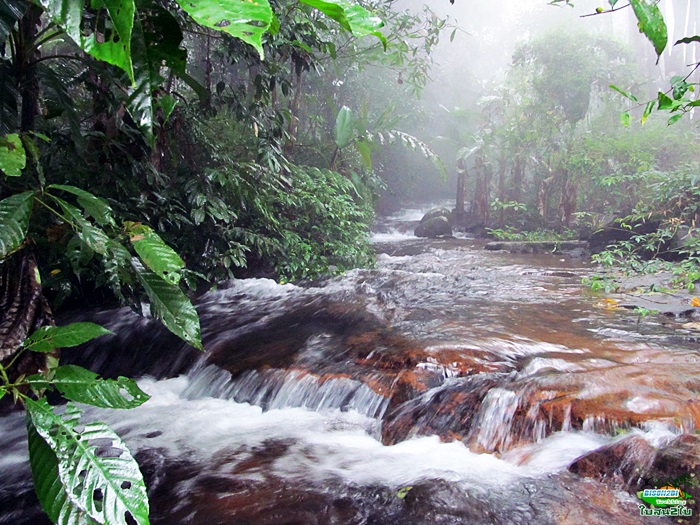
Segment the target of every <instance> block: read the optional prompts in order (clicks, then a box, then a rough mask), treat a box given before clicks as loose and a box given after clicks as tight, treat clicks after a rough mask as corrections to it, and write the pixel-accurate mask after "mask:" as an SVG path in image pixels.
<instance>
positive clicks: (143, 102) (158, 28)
mask: <svg viewBox="0 0 700 525" xmlns="http://www.w3.org/2000/svg"><path fill="white" fill-rule="evenodd" d="M145 13H146V15H147V16H143V17H138V16H137V17H136V19H135V20H134V31H133V38H132V48H131V52H132V57H133V61H134V73H135V77H136V83H135V85H134V87H133V88H132V89H131V91H130V92H129V100H128V102H127V109H128V110H129V113H130V114H131V116H132V118H133V119H134V121H135V122H136V123H137V124H138V125H139V127H140V128H141V130H142V131H143V132H144V133H145V135H146V137H147V138H148V140H149V141H152V140H153V117H154V112H155V107H156V102H155V101H154V100H153V94H154V93H156V92H158V91H160V89H161V86H162V83H163V81H164V79H163V77H162V76H161V74H160V71H161V68H162V66H163V65H165V66H167V67H169V68H170V69H172V71H173V72H174V73H175V74H176V75H178V76H179V77H185V76H187V74H186V65H187V51H185V50H184V49H180V44H181V43H182V30H181V29H180V25H179V24H178V22H177V20H176V19H175V18H174V17H173V15H172V14H170V13H169V12H168V11H166V10H165V9H162V8H160V7H157V6H153V7H150V8H149V9H147V10H145Z"/></svg>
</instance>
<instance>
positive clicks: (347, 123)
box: [335, 106, 355, 149]
mask: <svg viewBox="0 0 700 525" xmlns="http://www.w3.org/2000/svg"><path fill="white" fill-rule="evenodd" d="M354 131H355V124H354V118H353V115H352V110H351V109H350V108H349V107H347V106H343V107H342V108H340V111H339V112H338V116H337V117H336V119H335V144H336V146H338V147H339V148H340V149H343V148H344V147H345V146H347V145H348V144H350V141H351V140H352V136H353V134H354Z"/></svg>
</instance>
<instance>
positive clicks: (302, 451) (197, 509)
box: [0, 210, 700, 525]
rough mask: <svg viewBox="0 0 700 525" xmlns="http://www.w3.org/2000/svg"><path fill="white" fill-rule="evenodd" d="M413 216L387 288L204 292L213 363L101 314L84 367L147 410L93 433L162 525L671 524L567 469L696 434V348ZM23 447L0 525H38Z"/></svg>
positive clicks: (397, 247)
mask: <svg viewBox="0 0 700 525" xmlns="http://www.w3.org/2000/svg"><path fill="white" fill-rule="evenodd" d="M421 213H422V210H405V211H404V212H402V213H401V214H398V215H396V216H394V217H390V218H388V219H386V220H385V221H383V222H382V223H381V224H379V225H378V227H377V233H375V234H374V235H373V241H374V243H375V246H376V249H377V252H378V257H377V268H376V269H371V270H355V271H352V272H348V273H347V274H345V275H343V276H340V277H336V278H331V279H327V280H324V281H322V282H316V283H311V284H305V285H299V286H296V285H291V284H286V285H279V284H276V283H274V282H273V281H270V280H265V279H252V280H245V281H238V282H235V283H231V284H230V285H228V286H227V287H225V288H222V289H220V290H218V291H213V292H209V293H207V294H205V295H204V296H203V297H201V298H200V299H199V301H198V310H199V312H200V315H201V320H202V328H203V339H204V342H205V346H206V348H207V349H208V352H207V353H206V354H204V355H202V354H198V353H197V352H194V351H192V350H191V349H186V348H184V347H183V346H182V345H181V343H180V342H179V341H178V340H176V339H175V338H174V337H173V336H170V335H169V334H167V333H165V332H164V331H163V330H162V329H161V328H159V327H158V325H157V324H154V323H151V322H150V321H149V320H147V319H142V318H137V317H136V316H134V315H133V314H131V313H130V312H128V311H126V310H119V311H116V312H115V311H111V312H101V313H96V314H95V315H94V316H93V317H92V319H93V320H95V321H97V322H101V323H103V324H105V325H106V326H108V327H109V328H110V329H112V330H113V331H114V332H115V333H116V334H117V335H116V336H114V337H112V338H111V340H105V341H101V342H100V344H95V345H93V346H91V347H88V348H86V349H85V351H84V352H83V354H82V355H81V356H80V357H79V358H76V359H77V360H79V361H81V362H82V363H84V364H87V365H89V366H90V367H92V368H93V369H95V370H99V371H100V372H101V373H103V374H104V375H111V376H116V375H119V374H122V375H127V374H131V375H134V376H137V377H140V378H141V379H140V385H141V387H142V388H143V389H144V390H145V391H146V392H148V393H149V394H150V395H151V396H152V399H151V400H150V401H149V402H147V403H146V404H145V405H143V406H142V407H140V408H138V409H135V410H130V411H126V412H117V411H103V410H96V409H87V415H88V417H93V418H99V419H100V420H103V421H106V422H107V423H109V424H110V425H112V426H113V428H115V430H116V431H117V432H118V433H119V434H120V435H122V436H123V438H124V439H125V441H126V443H127V444H128V445H129V447H130V448H131V450H132V452H134V453H135V455H136V457H137V459H138V460H139V462H140V464H141V466H142V470H143V471H144V475H145V477H146V480H147V483H148V485H149V491H150V496H151V506H152V512H151V513H152V522H153V523H163V524H166V523H167V524H207V525H214V524H219V523H221V524H250V525H263V524H264V525H267V524H270V525H272V524H275V525H307V524H308V525H311V524H377V525H381V524H394V523H401V524H433V523H440V524H462V523H464V524H472V523H473V524H482V523H483V524H491V523H493V524H538V525H539V524H549V523H551V524H565V523H566V524H568V523H571V524H574V523H576V524H579V523H587V524H593V525H596V524H606V525H607V524H612V523H615V524H617V523H621V524H626V523H671V522H670V521H663V520H664V518H641V517H639V511H638V508H637V503H638V502H637V500H636V498H634V497H633V496H632V495H630V494H628V493H627V492H624V491H622V490H620V487H619V486H615V485H614V484H611V483H606V482H605V480H603V481H602V482H601V481H600V480H597V479H592V478H591V479H587V478H583V477H579V476H578V475H575V474H573V473H572V472H569V470H568V467H569V466H570V465H571V464H572V463H573V462H574V461H575V460H576V459H577V458H579V457H581V456H583V455H585V454H587V453H589V452H591V451H594V450H597V449H600V448H601V447H605V446H609V445H611V444H612V445H614V444H616V443H618V442H620V441H621V440H625V439H627V440H629V439H630V436H634V439H636V440H637V441H639V442H642V443H644V446H646V447H648V449H649V450H650V451H651V452H649V453H648V454H653V453H654V451H656V450H659V449H661V448H663V447H664V446H666V445H667V444H668V443H669V442H671V441H672V440H673V439H674V438H676V437H677V436H679V435H681V434H691V433H693V432H694V431H695V429H696V425H697V422H698V421H700V397H699V396H698V392H700V362H699V361H698V344H697V343H695V342H693V341H692V340H690V339H684V338H681V337H678V335H677V334H676V333H675V332H673V331H672V330H670V329H668V328H666V327H664V326H662V325H660V324H656V323H654V322H652V321H647V320H645V321H644V322H643V323H642V324H637V322H636V321H637V319H636V318H635V317H634V316H632V315H631V314H630V313H629V312H624V311H611V310H606V309H604V308H601V304H600V298H599V297H596V296H595V295H593V294H591V293H590V292H587V291H586V290H585V289H584V287H582V286H581V279H582V277H584V276H585V275H587V274H588V273H589V272H590V268H589V267H588V265H587V264H586V263H585V262H584V261H582V260H580V259H572V258H569V257H567V256H560V255H553V254H546V255H512V254H508V253H499V252H487V251H485V250H483V242H481V241H475V240H473V239H469V238H456V239H449V240H426V239H417V238H415V237H414V236H413V235H412V234H411V232H412V227H413V226H414V225H415V223H414V221H416V220H417V219H419V218H420V216H421ZM640 332H641V333H640ZM104 339H107V338H104ZM66 357H68V358H69V359H70V355H68V352H66ZM25 448H26V442H25V438H24V429H23V420H22V417H21V415H19V414H11V415H9V416H6V417H4V418H2V419H0V451H1V454H2V455H1V456H0V468H1V469H2V472H3V478H4V479H3V480H1V481H0V524H10V523H11V524H40V523H44V522H43V521H42V519H43V518H42V517H41V515H40V513H39V511H38V510H37V509H36V506H35V503H34V500H33V496H32V492H31V483H30V481H29V474H28V466H27V458H26V452H25ZM409 487H410V489H409ZM402 489H403V490H402ZM697 496H700V494H698V495H697Z"/></svg>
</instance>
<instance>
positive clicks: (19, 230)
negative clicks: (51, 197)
mask: <svg viewBox="0 0 700 525" xmlns="http://www.w3.org/2000/svg"><path fill="white" fill-rule="evenodd" d="M33 197H34V192H33V191H26V192H24V193H18V194H16V195H12V196H10V197H8V198H7V199H3V200H1V201H0V261H2V260H3V259H5V258H6V257H7V256H8V255H10V254H12V253H13V252H14V251H15V250H17V248H19V247H20V246H22V243H23V242H24V239H25V237H26V236H27V230H28V228H29V217H30V215H31V214H32V199H33Z"/></svg>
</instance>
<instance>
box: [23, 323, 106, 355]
mask: <svg viewBox="0 0 700 525" xmlns="http://www.w3.org/2000/svg"><path fill="white" fill-rule="evenodd" d="M111 333H112V332H110V331H109V330H107V329H106V328H103V327H101V326H100V325H98V324H95V323H71V324H67V325H64V326H44V327H41V328H39V329H38V330H37V331H36V332H34V333H33V334H32V335H30V336H29V337H27V339H25V341H24V347H25V348H27V349H29V350H31V351H33V352H50V351H51V350H54V349H56V348H69V347H72V346H78V345H82V344H83V343H87V342H88V341H91V340H93V339H96V338H98V337H102V336H103V335H108V334H111Z"/></svg>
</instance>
